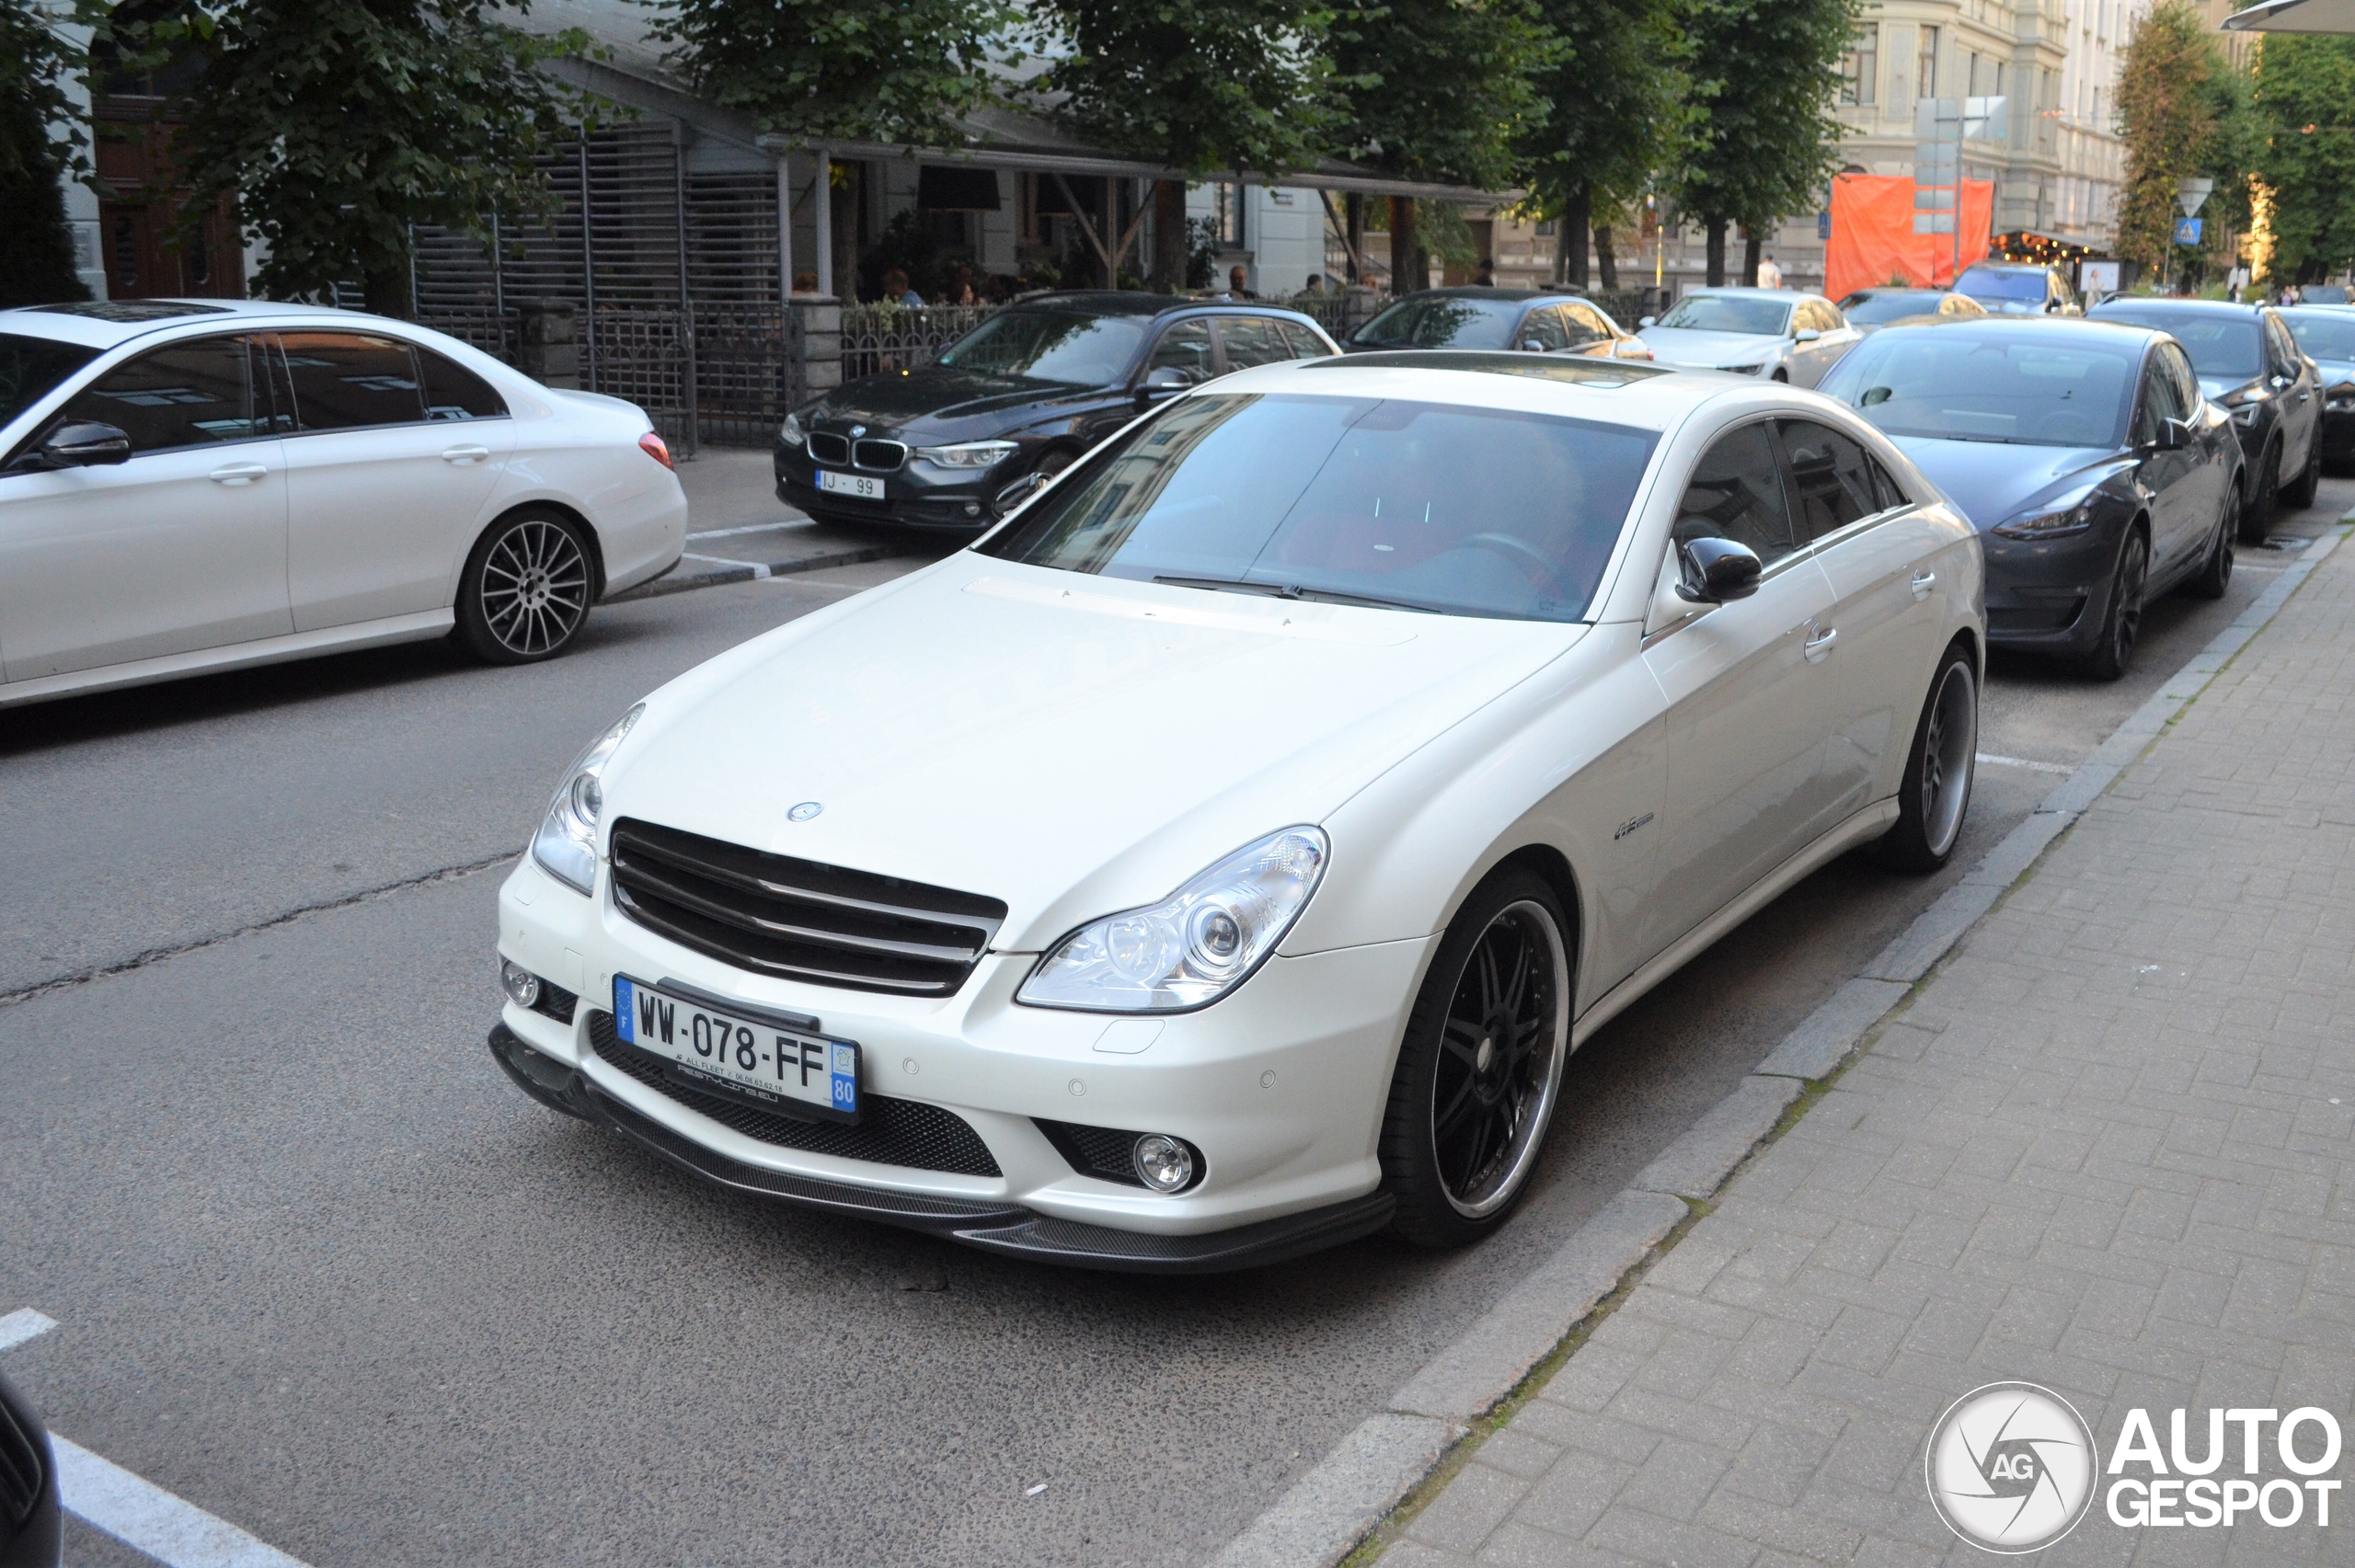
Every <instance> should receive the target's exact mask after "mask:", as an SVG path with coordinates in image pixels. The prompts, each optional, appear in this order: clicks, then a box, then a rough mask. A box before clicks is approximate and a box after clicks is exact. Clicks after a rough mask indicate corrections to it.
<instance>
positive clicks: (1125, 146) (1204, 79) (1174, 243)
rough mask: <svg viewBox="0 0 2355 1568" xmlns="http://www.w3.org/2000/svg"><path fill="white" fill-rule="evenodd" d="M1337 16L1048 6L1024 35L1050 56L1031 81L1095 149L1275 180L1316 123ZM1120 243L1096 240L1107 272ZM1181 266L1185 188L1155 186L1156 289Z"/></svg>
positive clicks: (1098, 4) (1247, 4) (1300, 9)
mask: <svg viewBox="0 0 2355 1568" xmlns="http://www.w3.org/2000/svg"><path fill="white" fill-rule="evenodd" d="M1332 19H1333V18H1332V13H1331V11H1330V10H1329V9H1328V8H1327V6H1325V5H1324V4H1323V0H1053V4H1052V6H1051V8H1042V9H1041V10H1040V12H1039V13H1038V22H1037V25H1036V26H1035V27H1034V28H1033V29H1031V32H1030V35H1029V38H1030V42H1031V44H1032V47H1034V48H1038V49H1040V50H1041V51H1042V52H1048V54H1049V58H1050V60H1051V63H1050V64H1049V65H1048V67H1047V69H1046V70H1045V72H1043V73H1042V74H1040V77H1039V79H1038V83H1037V85H1038V87H1039V88H1040V90H1041V91H1043V92H1046V93H1050V94H1059V95H1062V98H1063V101H1062V102H1061V104H1060V105H1059V106H1058V107H1057V109H1056V113H1057V115H1058V117H1059V118H1060V119H1062V120H1063V121H1064V122H1065V123H1067V124H1069V125H1070V126H1071V127H1072V128H1073V129H1074V131H1076V132H1078V133H1079V134H1081V135H1083V136H1085V137H1086V138H1087V139H1088V140H1090V141H1091V142H1094V143H1096V144H1097V145H1098V146H1101V147H1104V148H1105V149H1107V150H1108V151H1110V152H1113V153H1117V154H1119V155H1122V156H1124V157H1131V158H1136V159H1139V160H1143V161H1150V162H1153V163H1158V164H1165V165H1168V166H1174V167H1177V168H1179V169H1183V170H1184V171H1185V172H1186V173H1187V174H1189V175H1192V176H1196V177H1200V176H1205V175H1209V174H1212V173H1215V172H1218V171H1222V170H1235V171H1244V170H1255V171H1263V172H1266V173H1269V174H1277V173H1281V172H1282V171H1284V170H1286V169H1293V168H1299V167H1301V166H1304V165H1305V164H1307V163H1308V162H1309V161H1310V160H1311V159H1312V158H1313V157H1314V156H1315V149H1316V143H1317V138H1318V136H1319V135H1320V134H1321V133H1322V132H1323V131H1324V129H1325V126H1326V121H1327V118H1328V115H1329V109H1328V108H1327V96H1328V81H1327V78H1328V74H1329V72H1328V67H1327V63H1326V61H1325V60H1324V58H1323V56H1322V54H1321V53H1320V52H1319V48H1318V46H1319V45H1320V44H1321V43H1322V42H1323V40H1324V35H1325V31H1326V29H1327V27H1328V26H1330V24H1331V22H1332ZM1107 216H1108V219H1109V218H1111V217H1112V216H1113V215H1112V214H1107ZM1129 237H1130V236H1128V235H1105V236H1104V241H1105V245H1106V248H1107V249H1108V250H1109V251H1111V252H1112V259H1113V261H1114V262H1115V263H1116V264H1117V263H1118V262H1119V260H1120V257H1121V256H1122V255H1123V254H1125V252H1126V249H1127V246H1126V243H1125V242H1126V240H1127V239H1128V238H1129ZM1116 247H1117V248H1116ZM1187 269H1188V264H1187V239H1186V186H1185V182H1184V181H1183V180H1176V179H1165V180H1160V181H1157V182H1156V183H1155V188H1154V258H1153V267H1152V281H1153V285H1154V287H1155V288H1157V289H1162V290H1165V291H1169V292H1175V291H1177V289H1180V288H1183V287H1184V286H1185V281H1186V274H1187Z"/></svg>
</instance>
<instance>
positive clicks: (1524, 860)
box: [1447, 842, 1587, 994]
mask: <svg viewBox="0 0 2355 1568" xmlns="http://www.w3.org/2000/svg"><path fill="white" fill-rule="evenodd" d="M1508 865H1511V866H1520V867H1522V868H1524V869H1526V870H1528V871H1529V872H1531V873H1532V874H1533V875H1534V876H1536V877H1537V879H1538V880H1539V881H1541V882H1543V883H1545V886H1546V887H1550V888H1552V889H1553V890H1554V896H1555V897H1556V898H1559V899H1560V900H1561V901H1562V913H1563V914H1564V916H1565V917H1567V918H1568V921H1569V922H1570V929H1569V930H1568V931H1567V932H1565V933H1563V935H1564V936H1565V937H1567V938H1568V947H1569V950H1570V965H1571V971H1572V972H1571V975H1570V989H1571V990H1572V992H1573V994H1575V993H1576V991H1577V989H1578V971H1579V970H1580V969H1581V968H1583V967H1585V962H1586V926H1587V921H1586V911H1585V909H1584V908H1583V907H1582V906H1581V905H1580V902H1579V879H1578V874H1577V873H1576V872H1574V871H1572V870H1571V869H1570V860H1569V856H1568V855H1566V854H1564V853H1562V852H1561V851H1560V850H1559V849H1557V847H1555V846H1554V845H1552V844H1549V843H1542V842H1540V843H1527V844H1523V845H1522V846H1521V848H1519V849H1517V850H1513V851H1511V853H1507V854H1504V855H1501V856H1499V858H1498V860H1497V863H1496V864H1494V865H1491V866H1490V867H1489V868H1488V870H1487V871H1486V872H1484V873H1482V874H1481V876H1480V878H1479V880H1478V881H1476V882H1475V883H1473V885H1472V887H1473V888H1477V887H1480V886H1481V885H1482V884H1483V883H1486V882H1487V881H1488V878H1489V877H1491V876H1495V875H1496V874H1497V873H1498V872H1499V871H1500V870H1502V869H1503V868H1504V867H1506V866H1508ZM1471 896H1472V892H1471V889H1466V890H1465V895H1464V898H1460V899H1458V900H1457V901H1456V907H1455V909H1454V910H1450V911H1449V913H1448V917H1447V918H1448V923H1449V924H1450V925H1453V923H1454V922H1455V917H1456V915H1457V913H1459V912H1461V911H1462V910H1463V908H1464V903H1465V899H1469V898H1471Z"/></svg>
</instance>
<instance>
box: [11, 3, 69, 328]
mask: <svg viewBox="0 0 2355 1568" xmlns="http://www.w3.org/2000/svg"><path fill="white" fill-rule="evenodd" d="M76 53H77V52H76V51H73V50H69V49H68V48H67V47H66V46H65V44H64V43H63V41H62V40H59V38H58V36H57V35H56V33H55V32H53V31H52V30H51V28H50V26H49V20H48V17H46V16H45V15H44V13H43V10H42V9H41V8H39V7H37V6H35V5H33V4H32V3H31V0H0V212H7V213H8V214H9V235H8V243H7V244H6V246H0V309H5V308H6V307H8V306H11V305H29V304H43V303H49V302H51V301H55V300H79V299H86V298H87V297H88V296H89V292H90V291H89V290H88V289H86V288H85V287H84V286H83V284H82V280H81V279H80V278H79V277H77V276H75V271H74V237H73V234H72V232H71V231H70V230H69V229H68V228H67V226H66V222H65V199H64V195H63V192H62V191H61V190H60V189H59V188H58V181H59V180H60V179H61V178H62V177H63V176H64V175H65V174H66V173H67V172H68V171H76V172H78V171H79V169H80V168H81V167H82V166H84V164H85V162H86V160H85V159H84V158H83V156H82V150H81V141H80V139H79V137H78V136H77V135H76V133H75V132H73V131H72V130H71V129H70V127H72V126H73V125H74V123H75V120H77V119H78V118H79V117H78V115H77V114H76V112H75V106H74V104H73V103H72V101H71V100H69V99H68V98H67V97H66V96H65V88H64V83H65V80H66V78H67V77H68V76H69V75H70V74H72V73H73V72H74V70H75V67H76V61H75V55H76Z"/></svg>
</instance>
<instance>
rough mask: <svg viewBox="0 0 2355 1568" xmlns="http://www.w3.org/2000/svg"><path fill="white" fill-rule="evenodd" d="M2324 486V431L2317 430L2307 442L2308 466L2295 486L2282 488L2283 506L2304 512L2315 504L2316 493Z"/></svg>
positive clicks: (2301, 470) (2299, 472) (2299, 471)
mask: <svg viewBox="0 0 2355 1568" xmlns="http://www.w3.org/2000/svg"><path fill="white" fill-rule="evenodd" d="M2321 484H2322V431H2321V430H2320V429H2316V430H2315V433H2314V435H2313V437H2312V438H2311V439H2310V440H2309V441H2307V442H2306V465H2305V466H2304V467H2303V468H2302V469H2300V470H2298V478H2297V482H2296V483H2295V484H2292V485H2285V486H2282V487H2281V504H2282V505H2283V506H2285V507H2287V508H2289V509H2291V510H2292V511H2303V510H2305V509H2307V508H2308V507H2310V506H2312V505H2314V504H2315V490H2316V489H2317V488H2319V487H2320V486H2321Z"/></svg>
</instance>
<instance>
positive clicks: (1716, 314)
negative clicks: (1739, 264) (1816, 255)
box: [1660, 294, 1791, 338]
mask: <svg viewBox="0 0 2355 1568" xmlns="http://www.w3.org/2000/svg"><path fill="white" fill-rule="evenodd" d="M1790 321H1791V303H1790V301H1788V300H1766V299H1759V298H1756V297H1754V296H1751V295H1745V294H1687V295H1685V296H1684V297H1683V299H1681V300H1679V301H1677V302H1676V303H1675V304H1673V305H1671V307H1670V308H1669V312H1668V314H1667V315H1664V316H1661V317H1660V326H1683V327H1688V328H1690V329H1691V330H1693V331H1694V332H1746V333H1750V334H1752V336H1754V337H1762V338H1780V337H1781V336H1782V335H1783V331H1784V329H1785V328H1786V327H1787V326H1789V325H1790Z"/></svg>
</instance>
